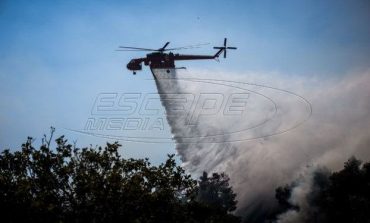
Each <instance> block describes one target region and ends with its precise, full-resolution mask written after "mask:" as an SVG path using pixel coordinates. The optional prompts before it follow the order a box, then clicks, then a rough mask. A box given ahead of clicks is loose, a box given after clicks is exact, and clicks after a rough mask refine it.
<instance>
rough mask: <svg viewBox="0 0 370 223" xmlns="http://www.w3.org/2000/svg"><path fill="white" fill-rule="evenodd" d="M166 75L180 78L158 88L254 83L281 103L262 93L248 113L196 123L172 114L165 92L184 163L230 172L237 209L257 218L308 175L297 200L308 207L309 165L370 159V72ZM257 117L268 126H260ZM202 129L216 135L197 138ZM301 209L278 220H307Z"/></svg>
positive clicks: (237, 87)
mask: <svg viewBox="0 0 370 223" xmlns="http://www.w3.org/2000/svg"><path fill="white" fill-rule="evenodd" d="M154 74H155V75H156V76H157V77H163V75H165V74H166V72H165V71H164V70H154ZM167 77H171V78H172V77H173V79H167V78H164V79H163V78H158V79H157V80H156V83H157V87H158V91H159V93H162V94H168V93H184V92H185V93H186V92H193V93H194V94H196V95H197V94H198V95H199V94H200V93H204V92H212V93H222V94H223V95H224V96H225V95H226V97H227V96H228V95H230V94H232V93H238V92H241V91H243V89H247V90H248V91H249V92H250V93H251V95H252V96H253V97H254V98H258V95H259V94H261V95H262V96H266V97H267V98H268V99H271V100H272V101H273V102H274V103H275V104H274V103H270V102H266V100H265V99H263V100H262V99H261V100H258V99H257V100H254V101H252V102H251V104H249V107H248V109H249V110H248V112H249V113H247V114H248V115H249V116H243V117H241V118H240V119H235V118H234V120H231V119H227V118H225V116H224V115H222V114H220V115H216V116H202V117H200V118H199V122H197V124H196V125H194V126H190V127H189V125H187V122H186V119H183V118H179V117H176V115H173V111H174V109H173V104H171V103H168V100H165V99H166V98H165V97H161V99H162V103H163V105H164V106H165V108H166V111H167V119H168V122H169V124H170V126H171V129H172V134H173V135H174V139H175V140H176V142H177V144H176V149H177V152H178V154H179V155H180V157H181V159H182V161H183V164H184V167H185V168H186V169H187V170H188V171H190V172H191V173H193V174H199V173H200V172H202V171H207V172H226V173H227V174H228V175H229V176H230V179H231V184H232V186H233V189H234V191H235V192H236V193H237V199H238V209H237V211H236V214H240V215H243V216H246V217H247V219H249V220H251V221H252V222H253V221H258V219H259V218H260V216H263V215H266V214H268V213H269V210H273V209H274V207H275V206H276V201H275V199H274V195H275V194H274V193H275V188H276V187H278V186H280V185H284V184H286V183H289V182H291V181H293V180H294V179H295V178H297V176H299V175H301V176H302V175H303V176H306V177H303V178H302V179H305V180H302V182H301V184H299V186H298V187H296V188H295V189H294V191H293V194H292V198H291V199H292V201H293V202H294V203H296V204H300V205H301V206H302V207H303V209H304V207H306V206H307V205H306V206H305V203H304V202H305V201H304V197H305V195H306V194H307V193H308V192H309V190H310V189H309V188H310V182H311V180H310V179H311V173H312V172H313V171H307V165H308V166H311V169H315V166H318V165H319V166H320V165H324V166H327V167H328V168H331V169H333V170H336V169H339V168H340V167H342V165H343V163H344V161H345V160H347V159H348V158H349V157H350V156H352V155H355V156H357V157H358V158H360V159H363V160H369V159H370V150H369V149H368V146H369V143H370V100H369V98H370V72H369V71H367V72H362V73H352V74H349V75H347V76H345V77H342V78H338V79H332V80H329V79H325V78H321V79H322V80H320V78H301V79H299V78H295V79H289V78H288V77H286V76H283V75H278V74H269V75H261V74H244V75H240V74H239V75H237V74H224V73H214V72H213V73H210V72H206V71H200V72H194V73H192V74H190V73H185V72H178V71H176V70H171V72H170V73H169V74H167ZM185 79H188V80H185ZM190 79H191V81H190ZM323 79H325V80H323ZM195 80H197V81H195ZM199 80H200V81H199ZM204 80H207V81H204ZM211 80H212V82H211ZM215 80H224V81H215ZM205 83H207V84H206V85H205ZM209 83H212V84H209ZM220 83H222V84H220ZM225 83H227V85H228V87H227V86H225ZM240 83H244V84H240ZM230 85H232V88H231V89H232V90H230ZM245 87H247V88H245ZM276 89H278V90H276ZM252 93H253V94H252ZM261 95H260V96H261ZM300 96H302V97H300ZM268 99H267V100H268ZM193 100H196V99H193ZM250 101H251V100H248V102H250ZM308 102H310V103H308ZM310 104H311V105H312V107H310ZM311 108H312V114H311ZM253 109H255V110H253ZM258 109H259V110H258ZM261 111H263V112H261ZM254 120H259V121H258V122H256V123H263V124H262V125H259V126H258V127H255V126H256V125H254V124H255V123H254ZM261 120H262V121H261ZM263 120H268V121H267V122H265V123H264V122H263ZM248 126H249V127H250V126H252V127H251V128H249V129H248V130H247V131H239V132H238V133H235V134H228V133H229V132H230V129H236V130H240V129H245V128H244V127H248ZM253 126H254V127H253ZM195 135H198V136H209V135H217V136H212V137H201V138H196V140H195V139H194V137H193V136H195ZM302 214H303V211H299V212H297V211H296V212H289V213H285V214H284V215H281V216H280V218H279V221H280V222H304V221H305V220H304V219H305V218H304V216H303V215H302Z"/></svg>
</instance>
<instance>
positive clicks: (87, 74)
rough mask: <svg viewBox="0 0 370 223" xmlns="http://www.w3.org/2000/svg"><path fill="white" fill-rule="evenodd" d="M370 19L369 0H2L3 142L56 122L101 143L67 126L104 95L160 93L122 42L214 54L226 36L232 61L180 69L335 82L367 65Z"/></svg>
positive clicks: (158, 152) (156, 149) (84, 141)
mask: <svg viewBox="0 0 370 223" xmlns="http://www.w3.org/2000/svg"><path fill="white" fill-rule="evenodd" d="M369 22H370V2H369V1H367V0H362V1H360V0H358V1H349V0H348V1H341V0H332V1H323V0H316V1H315V0H311V1H308V0H307V1H293V0H292V1H275V0H271V1H246V0H244V1H201V2H200V1H173V0H172V1H138V0H135V1H129V0H126V1H66V0H63V1H17V0H12V1H10V0H2V1H0V30H1V34H0V100H1V106H0V148H1V149H3V148H8V147H11V148H17V147H19V145H20V144H21V143H22V142H23V141H24V139H26V137H27V136H33V137H36V138H37V139H38V140H40V138H41V137H42V135H43V133H47V132H48V128H49V126H51V125H52V126H55V127H56V128H57V135H61V134H66V135H67V136H68V138H69V139H70V140H75V139H77V140H78V145H79V146H85V145H88V144H90V143H92V144H101V143H103V142H104V141H105V140H103V139H98V138H94V137H87V136H84V135H80V134H75V133H72V132H70V131H68V130H66V128H83V126H84V123H85V122H86V119H87V118H88V117H89V116H90V111H91V108H92V106H93V104H94V100H95V97H96V96H97V95H98V94H99V93H101V92H143V91H145V92H156V88H155V84H154V82H152V81H148V80H145V79H147V78H149V77H150V75H151V74H150V71H149V70H148V69H147V68H144V70H143V72H139V73H138V75H137V76H132V74H131V73H130V72H128V71H127V69H126V68H125V66H126V63H127V62H128V61H129V60H130V59H131V58H132V57H136V56H143V55H144V54H143V53H137V52H116V51H114V50H115V49H116V48H117V46H119V45H129V46H138V47H148V48H159V47H161V46H162V45H163V44H164V43H165V42H167V41H171V46H181V45H189V44H197V43H204V42H209V43H211V44H210V45H209V46H204V47H203V48H202V49H196V50H190V51H188V52H191V53H193V52H194V53H203V54H208V53H212V54H213V53H214V51H213V49H212V48H211V47H212V46H213V45H219V44H221V43H222V40H223V38H224V37H228V38H229V43H230V44H231V45H235V46H237V47H238V50H237V51H234V52H230V53H229V57H228V59H227V60H221V62H220V63H217V62H214V61H206V62H186V63H181V65H184V66H187V67H188V69H189V70H191V69H196V68H201V69H213V70H224V71H225V70H227V71H231V72H232V71H235V72H239V73H243V72H245V73H247V72H276V73H281V74H284V75H288V76H290V75H291V76H310V75H315V76H319V77H323V78H327V77H329V78H330V77H335V76H342V75H345V74H346V73H349V72H351V71H353V70H362V69H366V68H368V67H369V64H370V25H369ZM183 53H186V52H185V51H183ZM148 134H149V133H148ZM124 147H125V152H126V154H127V155H128V156H133V157H146V156H149V157H150V158H151V159H153V160H154V161H155V162H158V161H162V160H163V159H164V157H165V154H166V153H174V152H175V150H174V146H173V144H171V143H169V144H141V143H124Z"/></svg>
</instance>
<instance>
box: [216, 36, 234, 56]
mask: <svg viewBox="0 0 370 223" xmlns="http://www.w3.org/2000/svg"><path fill="white" fill-rule="evenodd" d="M213 49H218V50H222V51H223V52H224V58H226V55H227V54H226V51H227V50H236V49H237V48H236V47H232V46H227V38H225V39H224V45H223V46H215V47H213Z"/></svg>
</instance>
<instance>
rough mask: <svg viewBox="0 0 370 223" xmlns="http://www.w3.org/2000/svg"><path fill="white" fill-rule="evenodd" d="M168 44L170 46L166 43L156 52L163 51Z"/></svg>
mask: <svg viewBox="0 0 370 223" xmlns="http://www.w3.org/2000/svg"><path fill="white" fill-rule="evenodd" d="M168 44H170V42H167V43H166V44H164V46H163V47H162V48H159V49H158V51H164V49H165V48H166V47H167V46H168Z"/></svg>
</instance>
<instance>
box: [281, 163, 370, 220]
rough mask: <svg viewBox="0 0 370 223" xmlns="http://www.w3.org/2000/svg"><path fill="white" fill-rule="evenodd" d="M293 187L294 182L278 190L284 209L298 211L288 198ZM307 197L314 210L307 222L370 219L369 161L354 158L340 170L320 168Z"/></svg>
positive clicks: (297, 207)
mask: <svg viewBox="0 0 370 223" xmlns="http://www.w3.org/2000/svg"><path fill="white" fill-rule="evenodd" d="M294 187H295V183H292V184H290V185H286V186H284V187H279V188H277V189H276V198H277V200H278V201H279V203H280V205H281V207H283V211H282V212H284V211H286V210H289V209H296V210H298V211H299V208H300V207H299V206H296V205H292V204H291V203H290V200H289V199H290V196H291V193H292V189H293V188H294ZM306 199H307V202H308V204H309V205H310V209H311V210H310V213H307V215H308V216H307V221H308V222H348V223H351V222H353V223H355V222H365V223H366V222H370V162H368V163H364V164H362V162H361V161H360V160H358V159H356V158H355V157H352V158H350V159H349V160H348V161H347V162H345V164H344V168H343V169H342V170H340V171H338V172H333V173H330V172H329V171H328V170H327V169H319V170H318V171H316V172H315V173H314V175H313V180H312V185H311V191H310V192H309V193H308V194H307V197H306Z"/></svg>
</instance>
